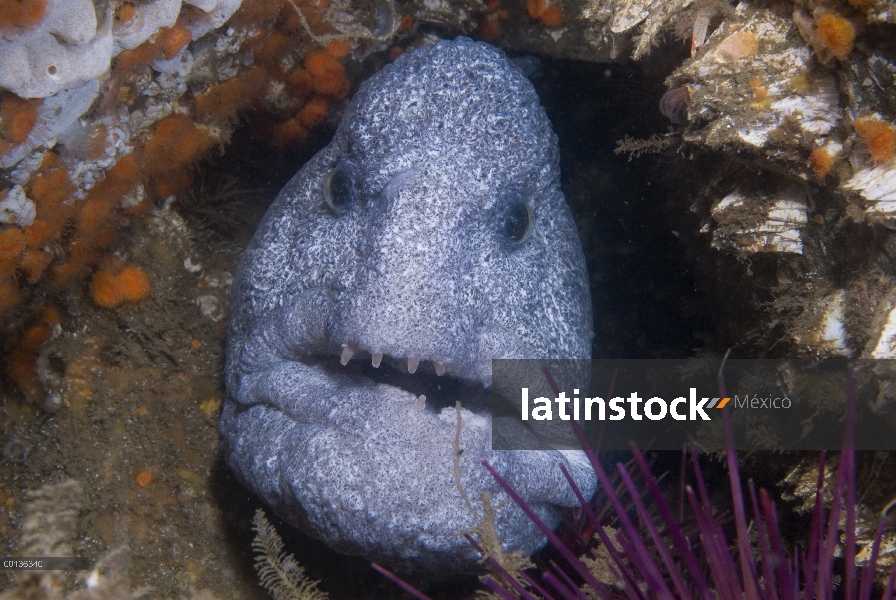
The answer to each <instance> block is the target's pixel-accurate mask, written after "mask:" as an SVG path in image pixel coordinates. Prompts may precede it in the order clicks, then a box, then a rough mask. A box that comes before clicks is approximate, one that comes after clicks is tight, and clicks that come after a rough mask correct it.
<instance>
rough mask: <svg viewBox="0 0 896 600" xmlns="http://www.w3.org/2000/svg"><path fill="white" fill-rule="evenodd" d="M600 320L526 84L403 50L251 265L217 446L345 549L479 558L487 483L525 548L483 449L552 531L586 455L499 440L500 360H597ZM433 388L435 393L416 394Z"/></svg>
mask: <svg viewBox="0 0 896 600" xmlns="http://www.w3.org/2000/svg"><path fill="white" fill-rule="evenodd" d="M591 319H592V317H591V299H590V293H589V287H588V277H587V273H586V270H585V258H584V255H583V253H582V250H581V246H580V243H579V239H578V234H577V231H576V227H575V224H574V223H573V220H572V216H571V214H570V212H569V209H568V207H567V205H566V202H565V199H564V196H563V193H562V192H561V190H560V172H559V165H558V150H557V138H556V136H555V135H554V133H553V132H552V131H551V127H550V123H549V122H548V119H547V116H546V115H545V112H544V110H543V109H542V107H541V106H540V104H539V100H538V97H537V95H536V93H535V90H534V89H533V88H532V85H531V84H530V83H529V81H528V80H526V78H525V77H524V76H523V74H522V73H521V72H520V71H519V69H517V68H516V67H515V66H514V65H513V64H512V63H511V62H510V61H509V60H508V59H507V58H506V57H505V56H504V55H503V54H502V53H501V52H500V51H498V50H496V49H494V48H492V47H490V46H487V45H485V44H481V43H475V42H473V41H471V40H468V39H465V38H459V39H458V40H457V41H455V42H439V43H438V44H435V45H433V46H429V47H425V48H423V49H420V50H416V51H414V52H412V53H408V54H404V55H402V56H401V57H399V58H398V59H397V60H396V61H395V62H394V63H393V64H392V65H391V66H389V67H386V68H385V69H383V70H382V71H380V72H378V73H377V74H376V75H374V76H373V77H372V78H371V79H369V80H368V81H367V82H365V83H364V84H363V85H362V86H361V89H360V90H359V91H358V93H357V94H356V95H355V97H354V98H353V100H352V102H351V105H350V106H349V108H348V110H347V111H346V113H345V116H344V118H343V121H342V123H341V124H340V126H339V129H338V131H337V133H336V136H335V138H334V139H333V141H332V142H331V143H330V145H329V146H327V147H326V148H324V149H323V150H322V151H320V152H319V153H318V154H317V155H316V156H315V157H314V158H313V159H312V160H311V161H310V162H309V163H307V164H306V165H305V166H304V167H303V168H302V170H301V171H299V173H298V174H297V175H296V176H295V177H294V178H293V179H292V180H291V182H290V183H289V184H288V185H287V186H286V187H285V188H284V189H283V191H281V193H280V195H279V196H278V197H277V199H276V200H275V201H274V203H273V205H272V206H271V208H270V209H269V210H268V213H267V215H266V216H265V218H264V220H263V221H262V224H261V226H260V227H259V229H258V231H257V232H256V234H255V237H254V238H253V241H252V242H251V244H250V246H249V248H248V250H247V251H246V254H245V255H244V257H243V260H242V262H241V264H240V267H239V269H238V271H237V274H236V276H235V278H234V282H233V295H232V300H231V315H230V328H229V340H228V357H227V365H226V380H227V388H228V392H229V396H230V398H229V399H228V401H227V402H226V403H225V406H224V410H223V413H222V417H221V422H220V431H221V435H222V437H223V441H224V456H225V458H226V460H227V462H228V464H229V465H230V466H231V468H232V469H233V470H234V471H235V472H236V474H237V476H238V477H239V478H240V479H241V480H242V481H243V482H244V483H245V484H246V485H247V486H248V487H249V488H251V489H252V490H254V491H255V492H256V493H257V494H259V495H260V496H261V497H262V498H263V499H264V500H265V502H267V503H268V504H269V505H270V506H271V507H272V508H273V509H274V510H275V511H276V512H277V513H278V514H279V515H280V516H281V517H283V518H284V519H286V520H287V521H289V522H291V523H293V524H294V525H296V526H298V527H300V528H302V529H303V530H305V531H306V532H308V533H309V534H311V535H312V536H314V537H316V538H319V539H321V540H323V541H324V542H326V543H327V544H329V545H330V546H332V547H333V548H335V549H336V550H338V551H340V552H343V553H347V554H356V555H362V556H365V557H366V558H369V559H373V560H376V561H379V562H386V563H389V564H394V565H398V566H399V567H400V568H402V569H406V570H415V569H416V570H424V571H430V572H442V573H446V572H451V571H458V570H467V569H472V568H474V565H475V563H476V560H477V559H478V558H479V557H478V556H477V554H476V552H475V551H474V550H473V548H472V547H471V546H470V545H469V544H468V543H467V541H466V540H465V539H464V537H463V535H462V534H463V533H464V532H467V531H472V530H473V529H474V528H475V527H476V525H477V523H478V522H479V520H480V519H481V518H482V516H483V509H482V503H481V498H482V496H483V494H484V493H486V492H488V493H490V494H491V495H492V496H493V497H494V498H495V500H494V501H493V502H494V503H495V504H496V505H500V506H501V508H500V509H499V510H498V511H497V515H496V518H495V521H496V522H495V526H496V530H497V535H498V537H499V539H501V540H502V541H503V543H504V545H505V547H506V548H507V549H508V550H512V549H516V550H521V551H523V552H525V553H531V552H533V551H535V550H536V549H537V548H539V547H540V546H541V545H542V544H543V543H544V537H543V536H542V534H541V533H540V532H539V531H538V530H537V528H536V527H535V526H534V525H533V523H532V522H531V521H530V520H529V519H528V517H526V515H525V514H524V513H523V512H522V511H521V510H520V509H519V508H518V507H516V505H514V504H513V503H509V502H506V500H507V498H506V496H505V495H504V493H503V492H501V490H500V488H499V486H498V485H497V484H496V483H495V481H494V480H493V479H492V477H491V476H490V475H489V474H488V473H487V472H486V470H485V469H484V468H483V467H482V465H481V461H482V460H486V459H487V460H488V461H490V462H491V464H492V465H493V466H494V467H495V468H496V469H497V470H498V471H499V472H501V473H502V474H503V475H504V476H505V477H506V478H507V479H508V480H510V481H512V482H513V485H514V487H515V488H516V489H517V490H518V491H519V492H520V493H521V494H522V495H523V496H524V497H525V498H526V499H527V501H528V502H529V503H530V504H531V505H532V506H533V508H534V509H535V510H536V512H537V513H538V514H539V516H541V518H542V519H544V520H545V521H546V522H548V523H550V524H551V525H552V526H554V527H556V526H557V524H558V523H559V519H560V516H561V513H562V511H563V507H571V506H575V505H576V498H575V496H574V495H573V493H572V491H571V489H570V487H569V486H568V485H567V483H566V481H565V480H564V478H563V475H562V473H561V471H560V469H559V468H558V466H559V465H560V464H565V465H566V466H567V467H568V468H569V469H570V471H571V473H572V474H573V476H574V477H575V478H576V480H577V482H578V484H579V486H580V487H581V488H582V489H583V490H584V492H585V493H587V494H588V496H589V497H590V495H591V494H592V493H593V491H594V488H595V484H596V482H595V479H594V473H593V470H591V469H590V467H589V466H588V464H587V460H585V457H584V454H583V453H582V452H580V451H568V452H559V451H556V450H548V451H540V452H531V451H530V452H494V451H492V450H491V449H490V448H491V435H492V434H491V415H490V412H489V410H488V391H487V388H488V387H489V386H490V384H491V375H492V372H491V361H492V359H493V358H496V357H502V358H589V357H590V355H591V338H590V332H591V323H592V321H591ZM358 355H361V356H363V357H364V358H360V359H357V358H356V357H357V356H358ZM353 359H355V360H353ZM365 359H366V361H370V363H368V364H369V365H371V366H368V367H364V366H363V365H361V364H360V363H361V362H362V361H365ZM340 363H341V364H340ZM346 365H348V366H346ZM417 371H419V373H415V372H417ZM406 373H407V374H413V376H410V375H406ZM443 374H444V376H443ZM440 376H443V377H441V378H440ZM387 383H388V384H387ZM400 386H401V387H400ZM403 387H404V388H405V389H403ZM421 387H422V388H424V389H425V390H426V391H425V393H426V394H427V395H428V398H427V399H423V398H421V397H419V391H418V392H412V391H407V390H408V389H420V388H421ZM443 387H444V388H445V389H446V390H454V391H452V392H446V391H440V390H441V388H443ZM440 395H441V396H442V397H441V398H440V397H439V396H440ZM458 399H459V400H462V401H463V403H464V409H463V410H458V408H455V401H456V400H458ZM468 409H471V410H468Z"/></svg>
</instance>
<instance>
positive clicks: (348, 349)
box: [339, 343, 447, 377]
mask: <svg viewBox="0 0 896 600" xmlns="http://www.w3.org/2000/svg"><path fill="white" fill-rule="evenodd" d="M360 350H361V349H360V348H359V347H358V346H357V344H351V343H349V344H342V354H341V355H340V356H339V362H340V364H342V366H343V367H344V366H346V365H347V364H348V363H349V362H351V360H352V359H353V358H354V357H355V356H356V355H357V354H358V352H360ZM407 361H408V373H411V374H413V373H416V372H417V367H419V366H420V357H419V356H409V357H408V358H407ZM382 362H383V353H382V352H371V353H370V364H371V366H373V368H374V369H379V368H380V363H382ZM446 365H447V363H445V362H443V361H440V360H434V361H432V366H433V368H434V369H435V371H436V375H438V376H439V377H441V376H442V375H444V374H445V367H446Z"/></svg>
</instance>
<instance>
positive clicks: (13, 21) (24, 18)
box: [0, 0, 47, 31]
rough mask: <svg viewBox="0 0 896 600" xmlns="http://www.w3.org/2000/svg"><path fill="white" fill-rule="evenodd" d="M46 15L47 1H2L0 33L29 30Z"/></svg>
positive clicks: (0, 4)
mask: <svg viewBox="0 0 896 600" xmlns="http://www.w3.org/2000/svg"><path fill="white" fill-rule="evenodd" d="M46 14H47V0H2V2H0V31H10V30H13V29H17V28H18V29H31V28H32V27H34V26H36V25H37V24H38V23H40V22H41V21H42V20H43V18H44V17H45V16H46Z"/></svg>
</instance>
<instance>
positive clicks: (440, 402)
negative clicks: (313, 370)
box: [315, 344, 491, 412]
mask: <svg viewBox="0 0 896 600" xmlns="http://www.w3.org/2000/svg"><path fill="white" fill-rule="evenodd" d="M315 358H316V359H317V360H316V362H318V364H321V365H326V366H327V367H328V368H329V369H330V370H333V371H335V372H337V373H339V372H341V373H344V374H347V375H349V376H360V377H363V378H366V379H369V380H371V381H373V382H374V383H376V384H382V385H390V386H392V387H396V388H399V389H401V390H404V391H406V392H409V393H411V394H413V395H414V396H416V397H417V399H418V402H419V403H420V404H421V405H423V406H425V407H426V408H427V409H429V410H434V411H435V412H439V411H441V409H442V408H445V407H454V406H455V403H456V402H457V401H458V400H460V401H461V403H462V404H463V406H464V408H467V409H470V410H475V409H477V408H478V409H485V408H487V407H489V406H490V405H491V390H489V389H488V388H487V387H486V386H485V385H483V383H482V382H481V381H479V380H475V379H466V378H463V377H461V376H458V374H457V373H456V372H455V370H454V369H449V368H446V365H450V364H451V363H449V362H448V361H445V362H439V361H420V360H419V359H416V358H413V357H411V358H405V357H402V358H395V357H392V356H389V355H387V354H380V353H370V352H367V351H366V350H360V349H359V348H358V346H356V345H354V344H342V354H341V356H339V357H336V356H334V355H328V356H324V355H319V356H316V357H315ZM353 359H357V360H353ZM421 397H423V399H422V400H421Z"/></svg>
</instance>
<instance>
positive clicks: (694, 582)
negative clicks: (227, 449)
mask: <svg viewBox="0 0 896 600" xmlns="http://www.w3.org/2000/svg"><path fill="white" fill-rule="evenodd" d="M719 385H720V392H721V395H723V396H724V383H723V381H722V380H721V378H720V382H719ZM852 387H853V382H852V373H851V372H850V374H849V379H848V388H847V389H848V394H847V395H848V399H847V428H846V435H845V437H844V440H843V446H842V451H841V459H840V466H839V467H838V469H837V476H836V484H835V487H834V490H833V500H832V502H831V508H830V510H829V512H828V514H827V515H825V509H824V499H823V483H824V470H825V454H824V453H822V454H821V456H820V458H819V467H818V480H817V484H816V494H815V508H814V513H813V517H812V525H811V531H810V534H809V540H808V544H807V546H806V548H805V550H804V551H799V550H794V552H793V553H792V554H788V552H787V550H786V549H785V547H784V542H783V540H782V537H781V534H780V529H779V524H778V517H777V513H776V509H775V506H774V504H773V502H772V500H771V497H770V496H769V494H768V493H767V492H766V491H765V490H762V489H761V490H759V491H758V494H757V491H756V489H755V488H754V487H753V485H752V484H750V486H749V501H750V506H751V509H752V515H750V516H751V518H752V523H750V525H749V526H748V521H747V519H748V512H747V507H746V501H745V496H744V494H743V490H742V487H741V480H740V473H739V470H738V465H737V456H736V452H735V450H734V440H733V433H732V429H731V426H730V422H729V420H728V414H727V411H728V409H725V417H724V419H725V427H726V438H727V446H728V448H729V449H728V450H727V452H726V459H727V466H728V477H729V483H730V485H731V494H732V508H733V517H734V526H735V531H736V534H735V538H736V539H735V543H734V544H733V545H729V542H728V539H727V538H726V533H725V527H724V526H723V525H724V523H723V522H722V520H720V519H719V518H718V516H717V515H716V513H714V511H713V506H712V503H711V501H710V499H709V493H708V491H707V486H706V482H705V480H704V477H703V475H702V472H701V470H700V464H699V461H698V459H697V453H696V450H694V449H693V448H692V449H691V451H690V455H691V460H692V462H693V465H694V471H695V476H696V492H695V490H694V488H692V487H691V486H687V487H686V488H685V493H686V495H687V498H688V503H689V505H690V507H691V509H692V513H693V514H692V519H693V524H694V525H693V526H692V525H691V523H690V522H685V521H684V519H682V518H676V517H675V516H674V514H673V512H672V510H671V507H670V506H669V504H668V503H667V502H666V500H665V498H664V497H663V495H662V493H661V490H660V486H659V483H658V481H657V478H656V477H655V476H654V475H653V473H652V472H651V469H650V466H649V465H648V463H647V460H646V459H645V457H644V454H643V453H642V452H641V451H640V450H639V449H638V448H636V447H633V456H634V458H633V461H634V466H635V467H636V468H635V469H630V468H629V467H626V465H623V464H621V463H619V464H617V473H618V478H617V479H620V478H621V480H622V483H623V484H624V485H623V486H621V488H622V490H624V492H625V493H627V494H628V496H629V498H630V503H631V506H628V505H627V504H626V503H625V502H623V496H622V494H621V493H620V487H616V486H614V485H613V481H614V479H613V478H611V477H610V476H609V475H608V474H607V473H606V471H605V470H604V468H603V466H602V465H601V463H600V461H599V460H598V457H597V454H596V453H595V452H594V451H593V450H591V449H590V446H589V445H588V444H587V442H586V440H585V436H584V433H583V432H582V430H581V428H579V427H578V425H576V424H575V423H573V428H574V429H575V431H576V435H577V436H578V437H579V440H580V441H581V442H582V445H583V447H584V448H585V449H586V453H587V455H588V457H589V459H590V461H591V464H592V467H593V468H594V470H595V472H596V473H597V475H598V481H599V482H600V484H601V486H602V489H603V494H604V501H606V502H608V503H610V504H611V506H612V510H613V514H614V516H615V517H616V519H617V520H618V524H619V530H618V531H617V532H616V534H615V539H612V538H611V535H610V534H609V533H608V532H607V530H606V529H605V527H604V525H605V523H602V522H601V521H600V520H599V519H598V518H597V517H596V516H595V514H594V511H593V510H592V505H591V504H589V503H588V502H587V501H586V499H585V498H584V496H583V495H582V494H581V493H580V492H579V491H578V490H577V489H576V486H575V484H574V482H573V481H572V478H570V477H569V475H568V474H567V473H566V471H565V469H563V467H562V466H561V470H563V472H564V475H566V476H567V480H568V481H569V483H570V485H571V486H572V488H573V490H574V491H575V493H576V495H577V496H578V498H579V500H580V502H581V504H582V511H583V512H584V514H585V515H587V517H588V519H589V521H590V524H591V526H592V527H593V528H594V530H595V533H596V534H597V538H598V539H599V540H600V544H596V543H592V544H591V545H590V547H589V548H588V549H587V550H586V553H585V555H586V557H587V558H580V557H577V556H576V555H575V554H574V553H573V552H572V551H571V550H570V549H569V548H568V547H567V546H566V545H565V544H564V543H563V542H562V541H561V540H560V538H559V537H558V536H557V534H555V533H554V532H553V531H552V530H551V529H550V528H549V527H548V526H547V525H546V524H545V523H543V522H542V521H541V520H540V519H539V518H538V516H537V515H536V514H535V512H534V511H533V510H532V509H531V507H530V506H528V504H527V503H526V502H525V501H524V500H523V499H522V498H521V497H520V496H519V494H517V493H516V491H515V490H514V489H513V488H512V487H511V486H510V485H509V484H508V483H507V481H505V480H504V478H502V477H501V476H500V475H499V474H498V473H497V472H496V471H495V470H494V469H493V468H492V467H491V465H489V464H488V463H486V462H484V463H483V466H484V467H485V468H486V469H487V470H488V471H489V472H490V473H491V475H492V476H493V477H494V478H495V480H496V481H497V482H498V484H499V485H500V486H501V487H502V488H503V489H504V491H505V492H506V493H507V494H508V495H509V496H510V497H511V498H512V499H513V500H514V501H515V502H516V503H517V504H518V505H519V506H520V508H522V510H523V511H525V512H526V514H527V515H528V516H529V517H530V518H531V519H532V521H533V522H534V523H535V524H536V525H537V526H538V527H539V528H540V529H541V531H542V532H543V533H544V534H545V536H547V538H548V540H549V542H550V544H551V545H552V546H553V547H554V548H555V549H556V551H557V552H558V553H559V554H560V555H561V556H562V557H563V559H564V561H565V563H566V564H565V565H564V566H563V567H562V568H561V566H560V565H558V564H557V563H556V562H554V561H550V563H549V564H550V568H549V569H546V570H544V571H543V572H542V573H541V574H540V580H541V583H537V582H536V579H538V578H539V576H535V577H533V576H531V575H528V574H526V573H518V574H517V575H518V577H516V578H514V577H513V574H512V573H507V572H506V571H504V570H503V568H502V567H501V565H499V564H498V563H497V562H496V561H494V560H490V559H488V558H487V559H486V561H487V563H488V565H489V566H490V567H491V568H492V573H493V575H492V576H489V577H488V578H487V579H486V580H485V585H486V586H487V587H488V588H489V589H490V590H491V591H492V592H493V593H494V594H495V595H496V597H498V598H504V599H508V600H519V599H524V600H529V599H533V600H534V599H536V598H548V599H562V600H582V599H585V598H594V597H597V598H601V599H603V600H615V599H619V598H627V599H629V600H647V599H652V598H663V599H666V598H668V599H673V598H682V599H683V598H687V599H690V598H699V599H701V600H717V599H718V600H743V599H747V600H759V599H760V598H762V599H766V598H768V599H774V600H808V599H814V598H818V599H832V598H834V596H835V592H836V593H837V597H838V598H841V597H842V598H846V599H848V600H870V599H871V598H872V597H880V598H882V599H883V600H892V599H893V598H894V595H896V567H894V568H892V569H891V572H890V573H889V576H888V579H887V581H886V584H885V586H884V589H883V591H882V594H881V595H880V596H878V595H877V594H873V592H874V591H875V590H874V578H875V571H876V568H877V565H878V559H879V558H880V549H881V548H880V547H881V539H882V536H883V530H884V519H883V517H882V518H881V520H880V522H879V524H878V527H877V532H876V536H875V538H874V541H873V543H872V548H871V555H870V559H869V560H868V562H867V563H866V564H865V566H864V567H863V568H862V571H861V575H860V576H859V570H858V569H857V566H856V538H855V524H856V488H855V486H856V483H855V479H856V472H855V458H856V457H855V450H854V440H853V436H854V433H853V431H854V430H853V424H854V419H855V416H854V398H853V390H852ZM630 470H631V471H634V472H635V473H636V474H637V475H639V476H640V477H643V480H644V483H645V485H646V490H645V489H643V487H641V488H639V486H638V485H636V483H635V480H634V479H633V477H632V473H630ZM648 497H649V498H650V500H651V501H652V502H653V505H654V507H655V509H656V510H655V512H651V511H650V510H648V508H647V505H646V504H645V500H646V499H647V498H648ZM841 511H843V512H845V519H843V522H844V523H845V527H844V529H845V534H844V543H843V559H842V565H843V566H842V568H840V567H839V566H838V567H837V570H836V572H837V573H838V574H840V573H841V572H842V585H841V586H837V585H836V579H835V578H836V575H835V560H834V559H835V557H836V556H838V554H837V547H838V545H839V543H840V541H841V538H840V523H841V518H840V516H841ZM634 515H637V522H636V521H635V520H634ZM751 536H752V541H751ZM471 543H473V544H474V546H475V542H474V541H473V540H472V539H471ZM600 546H602V547H603V548H604V549H605V550H606V553H607V555H608V556H609V559H608V560H607V567H608V569H609V571H610V572H611V573H612V574H613V576H614V577H615V578H616V580H617V585H609V584H608V583H607V582H606V581H601V580H600V579H598V577H596V575H595V573H594V572H592V570H591V569H589V567H588V565H586V561H588V559H589V558H591V559H593V557H594V555H595V554H594V551H595V550H597V549H598V548H599V547H600ZM379 570H381V569H379ZM381 572H382V570H381ZM520 581H524V582H526V584H528V585H525V586H524V585H523V584H521V583H520ZM546 588H551V591H548V589H546ZM588 588H590V589H588ZM405 589H407V588H405ZM415 592H416V590H415ZM878 592H880V590H879V589H878ZM416 594H418V595H417V597H418V598H426V596H425V595H423V594H421V593H420V592H416Z"/></svg>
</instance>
